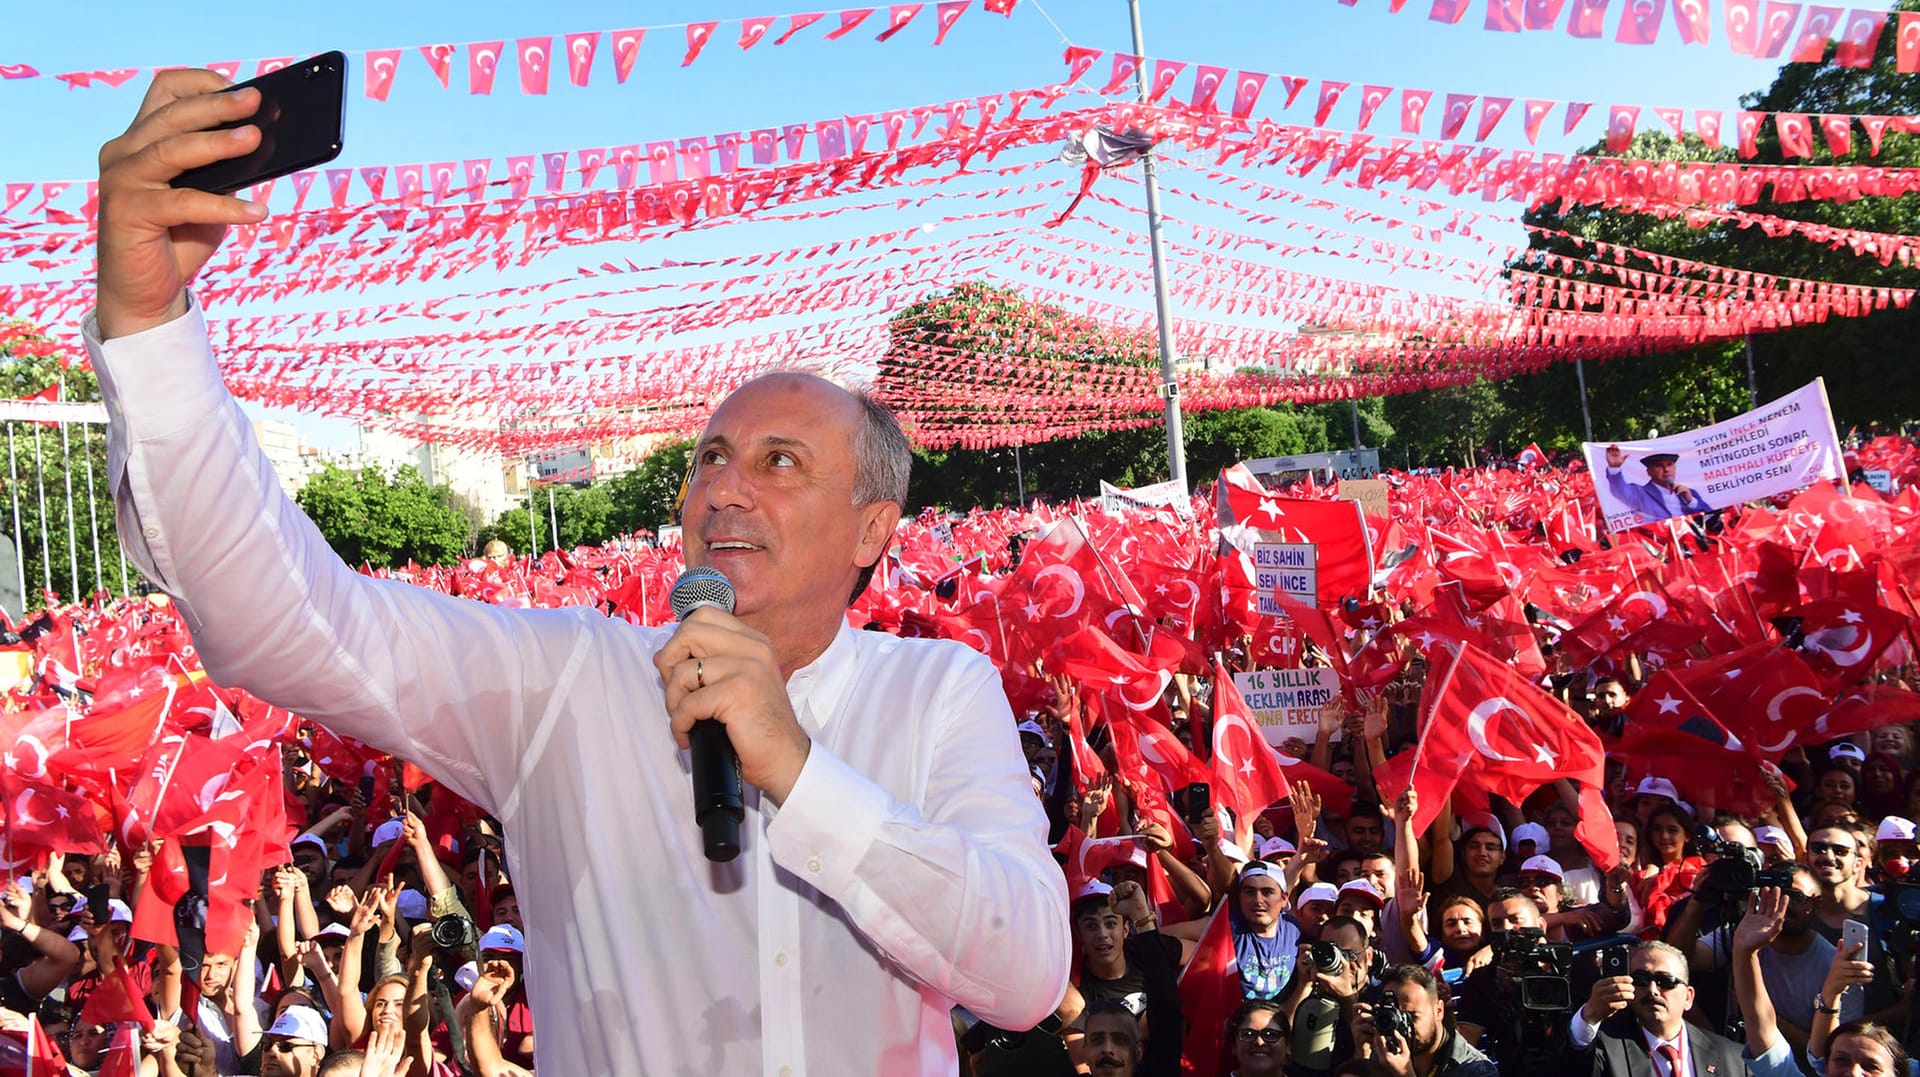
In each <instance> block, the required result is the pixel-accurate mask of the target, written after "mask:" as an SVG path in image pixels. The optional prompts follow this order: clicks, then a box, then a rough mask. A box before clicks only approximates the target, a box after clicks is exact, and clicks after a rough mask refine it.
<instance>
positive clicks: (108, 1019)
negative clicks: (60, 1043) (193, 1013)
mask: <svg viewBox="0 0 1920 1077" xmlns="http://www.w3.org/2000/svg"><path fill="white" fill-rule="evenodd" d="M80 1020H82V1021H84V1022H86V1023H87V1024H93V1025H104V1024H117V1023H119V1022H121V1021H130V1022H135V1023H137V1024H138V1025H139V1026H140V1027H141V1028H142V1029H144V1030H146V1031H148V1032H152V1031H153V1011H152V1010H149V1009H148V1008H147V1000H146V999H145V998H144V997H142V995H141V993H140V989H139V988H138V987H137V986H135V985H134V982H133V977H132V976H130V975H128V974H127V966H126V962H125V961H124V960H123V959H122V958H121V956H120V955H119V954H117V953H116V954H114V955H113V968H112V970H111V971H109V972H108V973H107V974H106V975H105V976H103V977H102V978H101V980H100V986H99V987H96V988H94V989H93V993H92V994H89V995H88V996H87V1004H86V1005H85V1006H83V1007H81V1009H80Z"/></svg>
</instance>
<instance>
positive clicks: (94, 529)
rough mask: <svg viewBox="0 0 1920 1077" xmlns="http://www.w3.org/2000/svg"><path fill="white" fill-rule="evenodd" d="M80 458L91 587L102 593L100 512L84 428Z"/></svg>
mask: <svg viewBox="0 0 1920 1077" xmlns="http://www.w3.org/2000/svg"><path fill="white" fill-rule="evenodd" d="M80 458H81V459H82V460H84V461H85V462H86V465H87V529H88V531H89V532H90V533H91V534H92V536H93V586H94V589H96V590H101V591H104V590H106V576H105V574H104V573H102V572H101V571H100V510H99V507H98V506H97V505H95V504H94V500H93V499H94V492H93V438H92V435H91V433H90V432H89V431H88V429H87V428H86V427H84V426H83V427H81V428H80Z"/></svg>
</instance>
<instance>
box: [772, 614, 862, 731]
mask: <svg viewBox="0 0 1920 1077" xmlns="http://www.w3.org/2000/svg"><path fill="white" fill-rule="evenodd" d="M859 632H860V630H859V629H857V628H854V627H853V626H852V625H850V624H847V623H846V622H845V621H842V622H841V624H840V630H839V631H838V632H835V633H834V635H833V642H832V643H829V644H827V649H826V650H824V651H821V652H820V657H818V658H816V659H814V660H813V661H811V662H809V663H807V664H806V665H804V666H801V667H800V668H799V669H796V670H794V671H793V676H791V677H788V678H787V699H788V700H789V701H790V702H792V704H793V712H794V714H796V715H806V714H811V715H812V716H813V724H814V727H815V728H814V731H815V732H817V731H818V730H821V729H825V728H826V727H827V722H828V721H829V720H830V719H832V717H833V716H834V715H835V714H836V713H838V712H839V710H840V706H841V704H842V703H844V702H845V701H846V698H847V693H848V692H850V691H851V690H852V688H853V674H854V669H855V667H856V666H857V665H858V664H859V661H858V659H859V649H860V640H859Z"/></svg>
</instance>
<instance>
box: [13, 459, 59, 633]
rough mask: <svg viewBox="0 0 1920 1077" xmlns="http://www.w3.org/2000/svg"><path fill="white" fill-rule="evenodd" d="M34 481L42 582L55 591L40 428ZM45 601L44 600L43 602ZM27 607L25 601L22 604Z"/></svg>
mask: <svg viewBox="0 0 1920 1077" xmlns="http://www.w3.org/2000/svg"><path fill="white" fill-rule="evenodd" d="M33 479H34V486H35V488H37V489H38V490H39V493H40V582H41V583H42V584H44V585H45V588H46V590H49V591H51V590H53V565H52V564H51V563H50V562H51V561H52V558H53V554H52V552H51V551H50V549H49V548H48V545H47V466H46V460H45V458H44V457H42V456H41V455H40V427H38V426H35V427H34V428H33ZM43 601H44V600H43ZM21 604H22V605H23V606H24V605H25V602H24V600H23V601H22V603H21Z"/></svg>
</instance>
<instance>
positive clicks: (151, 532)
mask: <svg viewBox="0 0 1920 1077" xmlns="http://www.w3.org/2000/svg"><path fill="white" fill-rule="evenodd" d="M145 534H146V536H147V537H148V538H159V537H160V529H159V528H157V527H149V528H146V529H145Z"/></svg>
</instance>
